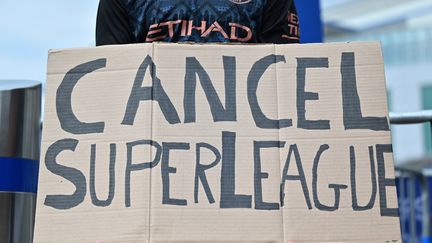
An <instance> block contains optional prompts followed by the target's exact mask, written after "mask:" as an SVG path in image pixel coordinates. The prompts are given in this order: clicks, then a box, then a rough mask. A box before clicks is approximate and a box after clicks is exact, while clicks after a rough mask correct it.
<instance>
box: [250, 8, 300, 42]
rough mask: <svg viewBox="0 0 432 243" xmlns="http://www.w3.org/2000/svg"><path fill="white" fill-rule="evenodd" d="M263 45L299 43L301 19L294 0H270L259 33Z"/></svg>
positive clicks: (259, 39)
mask: <svg viewBox="0 0 432 243" xmlns="http://www.w3.org/2000/svg"><path fill="white" fill-rule="evenodd" d="M258 41H259V42H261V43H274V44H285V43H299V41H300V30H299V18H298V16H297V10H296V7H295V4H294V0H268V1H267V4H266V6H265V8H264V15H263V22H262V24H261V28H260V30H259V33H258Z"/></svg>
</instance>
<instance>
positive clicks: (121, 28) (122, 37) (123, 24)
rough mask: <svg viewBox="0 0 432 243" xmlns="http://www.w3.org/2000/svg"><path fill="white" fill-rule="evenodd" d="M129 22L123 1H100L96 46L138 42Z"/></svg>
mask: <svg viewBox="0 0 432 243" xmlns="http://www.w3.org/2000/svg"><path fill="white" fill-rule="evenodd" d="M129 21H130V20H129V15H128V13H127V11H126V9H125V7H124V3H123V2H122V0H100V2H99V8H98V14H97V20H96V45H97V46H100V45H115V44H128V43H134V42H136V41H135V37H134V35H133V31H132V28H131V25H130V22H129Z"/></svg>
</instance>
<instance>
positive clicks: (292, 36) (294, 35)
mask: <svg viewBox="0 0 432 243" xmlns="http://www.w3.org/2000/svg"><path fill="white" fill-rule="evenodd" d="M287 22H288V32H289V33H287V34H284V35H282V38H285V39H289V40H300V30H299V19H298V16H297V14H294V13H288V15H287Z"/></svg>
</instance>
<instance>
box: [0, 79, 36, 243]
mask: <svg viewBox="0 0 432 243" xmlns="http://www.w3.org/2000/svg"><path fill="white" fill-rule="evenodd" d="M40 113H41V84H40V83H39V82H35V81H17V80H15V81H2V80H0V242H1V243H27V242H29V243H31V242H32V237H33V226H34V213H35V206H36V191H37V176H38V166H39V162H38V160H39V142H40Z"/></svg>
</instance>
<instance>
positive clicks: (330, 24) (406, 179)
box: [0, 0, 432, 242]
mask: <svg viewBox="0 0 432 243" xmlns="http://www.w3.org/2000/svg"><path fill="white" fill-rule="evenodd" d="M296 3H297V7H298V11H299V15H300V23H301V32H302V34H301V35H302V42H321V41H323V42H340V41H359V40H362V41H365V40H376V41H381V44H382V48H383V53H384V60H385V67H386V76H387V87H388V101H389V110H390V111H391V112H394V114H396V115H397V114H401V113H406V112H416V111H421V110H427V109H432V0H409V1H407V0H321V1H318V0H298V1H296ZM97 5H98V1H97V0H73V1H71V0H41V1H34V0H21V1H19V3H18V2H17V1H16V0H0V33H1V36H0V37H1V38H0V80H38V81H42V82H44V80H45V72H46V63H47V53H48V50H49V49H57V48H69V47H87V46H88V47H90V46H94V44H95V43H94V30H95V22H96V12H97ZM431 132H432V131H431V129H430V124H429V123H423V124H414V125H397V126H392V135H393V142H394V158H395V164H396V166H397V175H398V177H399V179H398V191H399V198H400V199H399V204H400V214H401V226H402V229H403V232H404V242H421V240H422V239H423V240H428V238H427V237H428V236H430V231H431V230H430V224H429V222H430V214H429V211H430V210H429V208H430V206H428V207H425V206H424V203H427V204H428V205H429V204H430V203H429V200H425V197H427V198H430V196H429V195H430V194H429V188H430V186H429V184H430V182H429V179H428V177H429V174H430V172H431V169H430V168H432V167H430V166H431V164H432V163H431V161H432V160H431V159H430V158H431V157H430V155H431V154H432V137H431ZM422 196H423V197H422ZM429 240H430V238H429ZM423 242H432V241H423Z"/></svg>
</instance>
